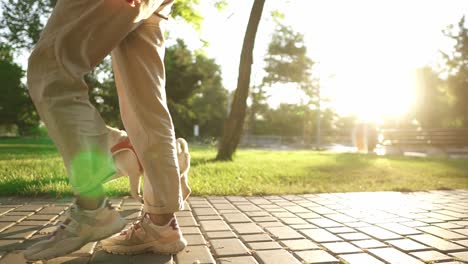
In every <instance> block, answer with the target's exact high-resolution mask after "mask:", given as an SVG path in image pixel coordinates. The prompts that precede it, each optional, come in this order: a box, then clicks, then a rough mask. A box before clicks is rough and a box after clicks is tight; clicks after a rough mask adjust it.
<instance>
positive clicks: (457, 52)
mask: <svg viewBox="0 0 468 264" xmlns="http://www.w3.org/2000/svg"><path fill="white" fill-rule="evenodd" d="M444 34H445V35H446V36H447V37H449V38H451V39H453V40H454V42H455V44H454V47H453V52H452V54H447V53H442V55H443V58H444V60H445V69H444V72H445V73H446V75H447V76H448V77H447V80H446V83H447V86H448V89H449V92H450V93H451V95H452V96H453V98H454V111H455V114H456V117H457V119H458V120H459V125H460V126H463V127H468V104H467V103H466V102H467V101H468V28H466V27H465V16H463V17H462V18H461V19H460V21H459V22H458V29H457V30H455V29H454V27H453V25H452V26H450V27H449V28H447V29H446V30H444Z"/></svg>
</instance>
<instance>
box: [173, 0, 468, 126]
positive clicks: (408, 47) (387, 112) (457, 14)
mask: <svg viewBox="0 0 468 264" xmlns="http://www.w3.org/2000/svg"><path fill="white" fill-rule="evenodd" d="M202 2H204V3H203V4H202V5H203V6H202V13H203V14H204V16H205V21H204V24H203V26H202V34H201V35H202V38H203V39H205V40H207V41H208V42H209V47H208V49H207V52H208V55H209V56H210V57H213V58H215V59H216V61H217V63H219V64H220V65H221V66H222V70H223V79H224V85H225V87H226V88H227V89H229V90H233V89H235V87H236V83H237V74H238V65H239V56H240V51H241V47H242V41H243V37H244V33H245V28H246V25H247V21H248V16H249V13H250V8H251V6H252V3H253V1H252V0H243V1H228V2H229V6H228V8H227V9H226V10H224V11H223V12H217V11H216V10H215V9H214V8H213V7H212V6H211V2H210V1H202ZM272 10H279V11H281V12H283V13H284V14H285V19H284V22H285V24H288V25H291V26H292V27H293V28H294V29H295V30H296V31H297V32H300V33H302V34H304V36H305V42H306V46H307V48H308V55H309V57H310V58H312V59H313V60H314V61H319V62H320V63H319V67H318V69H317V74H319V75H320V76H321V77H322V84H323V86H322V93H323V94H324V95H326V96H327V97H329V99H330V100H331V102H330V104H331V106H332V107H334V108H336V109H337V110H338V112H339V113H341V114H345V115H346V114H357V115H359V116H360V117H361V118H363V119H370V120H376V119H379V118H381V117H383V116H397V115H399V114H401V113H404V112H405V111H407V110H408V109H409V107H410V106H411V104H412V102H413V100H414V91H413V79H412V73H413V72H414V70H415V69H416V68H418V67H422V66H424V65H435V64H436V63H437V61H438V59H439V54H438V50H440V49H442V50H449V49H450V47H451V42H450V41H449V40H448V39H447V38H446V37H444V36H443V34H442V29H444V28H445V27H446V26H448V25H449V24H455V23H457V22H458V21H459V20H460V18H461V17H462V15H463V14H465V15H466V14H468V1H466V0H392V1H389V0H386V1H383V0H378V1H377V0H352V1H350V0H321V1H319V0H290V1H277V0H266V4H265V10H264V13H263V18H262V21H261V22H260V28H259V31H258V35H257V42H256V46H255V53H254V66H253V73H252V74H253V76H252V77H253V83H254V84H258V83H260V82H261V78H262V76H263V71H262V68H263V57H264V55H265V52H266V50H267V46H268V42H269V40H270V38H271V34H272V30H273V22H272V19H271V16H270V12H271V11H272ZM169 30H170V31H171V35H172V36H173V37H176V36H178V37H181V38H183V39H185V40H186V42H188V43H189V45H191V46H192V47H199V46H201V42H200V41H199V35H197V34H196V33H194V32H190V31H189V30H187V29H186V28H184V27H181V26H180V25H172V26H171V27H170V29H169ZM332 74H333V75H334V77H333V78H330V75H332ZM300 98H301V93H299V92H294V91H292V90H291V89H290V88H289V89H288V88H284V89H278V88H276V89H275V91H274V92H273V93H272V97H271V98H270V100H269V102H270V104H271V105H272V106H276V105H278V104H279V103H280V102H292V103H293V102H299V101H300Z"/></svg>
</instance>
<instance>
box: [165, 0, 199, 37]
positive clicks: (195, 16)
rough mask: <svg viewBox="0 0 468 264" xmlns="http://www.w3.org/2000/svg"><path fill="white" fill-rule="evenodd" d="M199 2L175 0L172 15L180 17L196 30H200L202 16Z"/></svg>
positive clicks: (196, 0) (197, 0)
mask: <svg viewBox="0 0 468 264" xmlns="http://www.w3.org/2000/svg"><path fill="white" fill-rule="evenodd" d="M199 4H200V0H177V1H175V2H174V6H173V7H172V16H173V17H180V18H182V19H183V20H185V21H186V22H188V23H189V24H191V25H192V26H193V27H194V28H195V29H196V30H200V28H201V23H202V21H203V16H202V15H201V14H200V11H199V8H198V5H199Z"/></svg>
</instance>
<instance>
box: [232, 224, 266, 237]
mask: <svg viewBox="0 0 468 264" xmlns="http://www.w3.org/2000/svg"><path fill="white" fill-rule="evenodd" d="M231 226H232V228H233V229H234V230H235V231H236V232H237V233H238V234H241V235H245V234H259V233H264V231H263V230H262V229H261V228H260V227H259V226H258V225H256V224H255V223H242V224H232V225H231Z"/></svg>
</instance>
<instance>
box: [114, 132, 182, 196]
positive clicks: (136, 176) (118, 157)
mask: <svg viewBox="0 0 468 264" xmlns="http://www.w3.org/2000/svg"><path fill="white" fill-rule="evenodd" d="M107 128H108V129H109V134H108V135H109V136H108V144H109V146H111V153H112V157H113V159H114V163H115V167H116V169H117V172H116V174H115V175H114V177H112V178H110V179H109V181H111V180H114V179H117V178H119V177H122V176H128V178H129V181H130V194H131V196H132V197H133V198H135V199H137V200H139V201H140V202H141V203H144V201H143V197H142V195H141V181H140V176H141V175H142V174H143V166H142V164H141V162H140V160H139V159H138V156H137V154H136V152H135V149H134V148H133V146H132V144H131V142H130V139H129V138H128V136H127V133H126V132H125V131H122V130H119V129H116V128H113V127H109V126H108V127H107ZM176 143H177V159H178V161H179V172H180V184H181V190H182V197H183V199H184V201H185V200H186V199H187V198H188V197H189V195H190V193H191V189H190V187H189V185H188V172H189V169H190V153H189V150H188V144H187V141H186V140H185V139H183V138H178V139H177V140H176Z"/></svg>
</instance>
